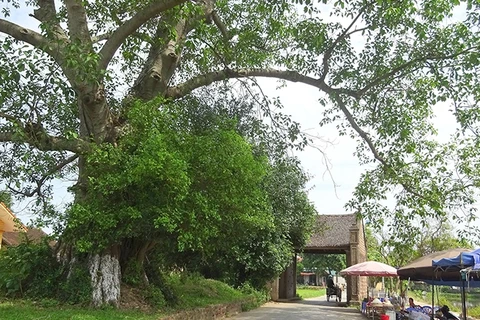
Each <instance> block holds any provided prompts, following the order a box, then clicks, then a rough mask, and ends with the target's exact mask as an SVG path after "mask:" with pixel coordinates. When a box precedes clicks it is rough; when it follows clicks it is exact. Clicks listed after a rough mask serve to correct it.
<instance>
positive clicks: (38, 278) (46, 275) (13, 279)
mask: <svg viewBox="0 0 480 320" xmlns="http://www.w3.org/2000/svg"><path fill="white" fill-rule="evenodd" d="M60 275H61V266H60V265H59V263H58V262H57V260H56V259H55V256H54V254H53V250H52V248H51V247H50V246H49V245H48V243H47V242H46V241H44V242H41V243H39V244H35V243H31V242H28V241H27V242H23V243H21V244H20V245H18V246H17V247H11V248H8V250H3V251H1V252H0V290H1V291H3V292H4V293H5V294H6V295H8V296H14V297H18V296H31V297H37V298H47V297H52V296H55V293H56V292H57V288H58V280H59V277H60Z"/></svg>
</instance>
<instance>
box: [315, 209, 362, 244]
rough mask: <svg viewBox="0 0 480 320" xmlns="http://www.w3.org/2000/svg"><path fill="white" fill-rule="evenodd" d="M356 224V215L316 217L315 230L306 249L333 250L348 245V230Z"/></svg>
mask: <svg viewBox="0 0 480 320" xmlns="http://www.w3.org/2000/svg"><path fill="white" fill-rule="evenodd" d="M356 224H357V216H356V214H331V215H318V216H317V221H316V230H315V231H314V233H313V235H312V237H311V238H310V240H309V241H308V242H307V245H306V246H305V249H307V248H334V247H348V246H349V245H350V228H352V227H353V226H354V225H356Z"/></svg>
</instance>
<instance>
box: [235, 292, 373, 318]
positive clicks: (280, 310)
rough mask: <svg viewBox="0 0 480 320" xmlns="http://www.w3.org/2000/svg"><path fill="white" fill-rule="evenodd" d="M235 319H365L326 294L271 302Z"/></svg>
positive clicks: (354, 310) (357, 312) (358, 312)
mask: <svg viewBox="0 0 480 320" xmlns="http://www.w3.org/2000/svg"><path fill="white" fill-rule="evenodd" d="M229 319H235V320H237V319H238V320H241V319H243V320H273V319H274V320H292V319H295V320H313V319H315V320H319V319H322V320H323V319H325V320H329V319H330V320H360V319H361V320H365V319H366V318H365V317H364V316H363V315H362V314H361V313H360V311H358V310H357V309H355V308H346V307H338V306H337V303H336V302H332V301H330V302H327V301H326V300H325V296H323V297H319V298H311V299H306V300H301V301H295V302H269V303H266V304H264V305H263V306H261V307H260V308H258V309H255V310H252V311H248V312H244V313H241V314H239V315H236V316H233V317H230V318H229Z"/></svg>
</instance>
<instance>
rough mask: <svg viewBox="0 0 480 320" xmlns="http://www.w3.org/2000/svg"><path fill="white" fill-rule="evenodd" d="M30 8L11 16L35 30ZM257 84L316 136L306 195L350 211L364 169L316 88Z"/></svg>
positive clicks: (306, 162)
mask: <svg viewBox="0 0 480 320" xmlns="http://www.w3.org/2000/svg"><path fill="white" fill-rule="evenodd" d="M2 4H3V3H2ZM0 6H1V5H0ZM30 11H31V8H29V9H27V10H25V9H22V10H19V11H16V12H15V11H14V12H12V13H14V14H12V16H11V19H12V20H13V21H16V22H17V23H20V22H21V24H22V25H24V26H26V27H30V28H34V29H36V28H35V25H36V21H35V20H34V19H33V18H31V17H28V18H27V19H25V17H26V16H27V14H28V13H30ZM340 22H343V23H344V24H345V23H348V21H340ZM0 40H1V38H0ZM259 83H260V85H261V86H262V88H263V90H264V91H265V93H266V94H267V95H269V96H279V97H280V98H281V101H282V103H283V104H284V106H285V109H284V110H282V112H283V113H285V114H290V115H291V116H292V119H293V120H295V121H297V122H299V123H300V125H301V128H302V130H303V131H305V132H307V133H309V134H310V135H314V136H318V137H319V139H317V140H316V141H315V144H316V146H317V147H318V148H319V149H321V150H322V151H323V153H322V152H320V151H319V150H317V149H315V148H313V147H307V148H306V149H305V150H303V151H300V152H295V155H296V156H297V157H298V158H299V159H300V160H301V163H302V165H303V167H304V169H305V170H306V171H307V172H308V173H309V174H310V175H311V176H312V179H311V181H310V182H309V184H308V189H309V198H310V200H311V201H312V202H313V203H314V204H315V207H316V209H317V211H318V212H319V213H321V214H342V213H349V212H346V211H345V208H344V205H345V203H346V202H347V201H348V200H349V199H350V198H351V197H352V192H353V190H354V188H355V186H356V184H357V183H358V180H359V177H360V175H361V173H362V172H364V170H366V169H367V168H365V167H361V166H360V165H359V164H358V160H357V158H356V157H355V156H354V155H353V153H354V151H355V147H356V142H355V141H354V140H352V139H351V138H350V137H348V136H343V137H340V136H338V132H337V130H336V128H335V127H334V125H327V126H325V127H322V128H320V126H319V122H320V120H321V119H322V109H321V105H320V104H319V103H318V102H317V99H318V98H319V92H318V89H316V88H313V87H308V86H307V85H304V84H298V83H288V84H287V86H286V87H283V88H282V89H280V90H276V82H275V81H274V80H271V79H261V80H259ZM435 110H436V115H437V119H436V120H435V123H436V125H437V128H438V129H439V131H440V135H439V139H442V140H443V139H446V138H448V136H449V134H451V133H452V131H453V129H454V128H455V121H454V118H453V116H452V115H451V113H450V112H449V111H448V105H447V104H444V105H440V106H437V108H436V109H435ZM327 169H328V170H327ZM69 185H70V183H65V182H63V183H62V182H57V183H56V184H55V185H54V190H55V202H56V203H57V204H58V205H59V206H62V205H63V204H65V203H67V202H69V201H70V200H71V195H70V194H69V193H68V192H67V191H66V188H67V187H68V186H69ZM26 205H27V202H22V203H19V204H17V205H16V206H15V207H14V208H13V209H14V211H15V212H16V213H17V215H18V216H19V218H21V219H22V220H25V219H29V217H28V216H27V215H26V213H25V212H26V211H25V210H24V208H25V207H26Z"/></svg>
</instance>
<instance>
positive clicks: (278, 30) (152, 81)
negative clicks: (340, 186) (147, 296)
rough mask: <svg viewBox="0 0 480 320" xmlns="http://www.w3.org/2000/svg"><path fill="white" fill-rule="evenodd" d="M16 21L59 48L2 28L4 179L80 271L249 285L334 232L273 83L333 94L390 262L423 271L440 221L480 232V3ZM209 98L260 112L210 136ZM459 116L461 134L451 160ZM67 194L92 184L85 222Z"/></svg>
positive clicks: (424, 0)
mask: <svg viewBox="0 0 480 320" xmlns="http://www.w3.org/2000/svg"><path fill="white" fill-rule="evenodd" d="M3 2H4V3H6V4H7V5H8V6H7V7H6V8H3V10H2V14H3V15H4V16H6V17H7V16H9V15H10V11H11V12H12V17H15V19H18V20H22V18H21V14H25V12H35V16H36V20H37V21H38V25H36V26H33V27H32V29H33V30H40V31H39V32H38V33H37V32H35V31H33V30H27V29H25V27H24V26H17V25H16V24H12V23H10V22H9V21H7V20H5V21H4V22H3V23H2V24H1V25H0V32H1V33H2V43H1V45H0V80H1V81H0V141H1V143H2V151H3V152H2V158H1V161H0V180H1V181H2V183H4V184H5V185H6V186H7V187H8V188H9V190H12V191H13V192H14V193H15V194H16V195H20V196H28V197H29V196H34V197H36V198H37V201H35V202H34V203H35V205H34V206H33V208H32V211H35V212H37V211H38V212H40V214H39V215H40V218H41V219H40V220H42V221H43V222H44V223H49V225H52V226H53V228H54V229H55V231H56V232H58V233H61V234H62V236H63V237H64V238H65V240H67V242H68V243H69V244H70V245H72V246H75V248H76V249H77V250H78V251H79V252H88V253H96V252H100V251H101V250H103V249H104V248H107V247H109V246H112V245H113V244H122V243H124V241H125V240H126V239H131V238H134V239H136V240H138V241H139V242H142V241H143V242H147V241H149V239H150V238H152V239H153V241H157V243H168V244H169V245H171V246H173V248H174V249H167V250H166V251H176V252H177V253H185V255H184V256H187V255H188V254H189V253H192V254H193V255H194V256H195V259H194V261H196V262H199V261H204V262H205V263H203V266H205V265H207V266H209V267H211V266H212V265H213V263H214V262H215V261H217V260H219V261H218V264H219V265H220V266H221V267H222V268H224V269H223V270H220V271H221V272H219V273H220V274H222V276H224V277H225V278H228V279H234V280H235V281H243V280H245V279H246V278H248V277H253V278H254V279H255V280H259V282H262V280H264V279H267V278H268V277H270V276H272V275H273V274H274V273H275V272H276V271H278V270H280V269H281V266H283V267H284V266H285V264H286V263H287V261H288V258H289V255H290V256H291V254H292V251H293V248H294V247H295V248H298V249H301V247H302V245H303V244H304V242H305V240H306V237H307V236H308V233H309V225H310V223H311V216H312V215H313V213H314V210H313V208H312V206H311V205H310V204H309V202H308V199H307V196H306V193H305V192H304V190H303V188H304V181H305V176H304V174H303V172H301V170H299V166H298V164H297V163H295V161H291V159H288V157H286V156H285V154H288V151H289V150H290V148H292V147H298V146H300V147H301V146H305V144H306V143H308V139H304V138H305V137H303V138H302V136H301V135H300V134H299V131H300V127H299V125H298V124H296V123H293V122H292V121H291V120H290V119H289V118H288V117H287V116H285V115H283V114H281V113H276V112H275V110H276V109H277V108H279V107H281V103H279V101H278V99H271V98H269V97H267V96H265V95H264V92H263V91H262V90H261V89H260V88H259V86H258V83H257V80H256V79H255V77H256V76H266V77H271V78H278V79H281V80H287V81H294V82H300V83H304V84H306V85H310V86H313V87H315V88H317V89H318V90H319V94H320V95H319V102H320V104H321V105H322V106H323V110H324V116H323V118H322V119H319V121H320V125H321V126H323V125H327V124H332V125H335V126H336V128H337V130H338V133H339V135H348V136H350V137H352V138H355V139H357V140H358V146H357V150H356V152H355V155H356V156H357V157H358V159H359V162H360V163H361V164H362V165H366V166H367V167H368V170H367V171H366V172H364V173H363V175H362V176H361V180H360V181H359V184H358V186H357V188H356V190H355V192H354V195H353V199H352V200H351V201H349V202H348V203H347V209H348V210H351V211H354V212H359V215H361V216H362V217H364V218H366V220H367V221H368V222H369V223H370V225H371V226H372V227H373V228H374V229H375V230H383V229H386V230H387V231H388V232H389V234H388V237H385V245H387V247H388V248H391V247H394V248H396V249H398V251H401V252H399V253H398V254H399V255H400V254H405V253H408V254H409V253H411V252H410V251H409V249H408V245H412V244H414V243H415V244H417V242H418V241H420V240H422V239H419V238H418V235H422V234H423V231H424V228H425V227H426V226H427V225H428V224H429V223H430V221H441V222H442V223H444V222H447V221H450V222H452V223H453V224H454V225H457V224H465V225H467V227H466V228H464V230H465V232H464V233H462V234H461V237H463V238H466V237H468V234H467V233H470V236H472V235H473V236H475V235H476V234H477V233H478V230H477V228H475V227H474V226H473V225H472V222H473V221H474V220H475V219H476V216H477V212H476V211H477V209H478V208H477V207H478V205H477V202H478V198H479V196H480V193H479V190H480V189H479V186H480V185H479V176H480V169H479V166H478V163H480V159H479V152H478V150H479V145H480V139H479V137H480V135H479V125H478V124H479V122H478V120H479V119H480V116H479V111H478V110H479V108H478V101H479V97H480V89H479V86H478V83H479V79H478V75H479V74H480V73H479V67H478V66H479V61H480V56H479V50H478V49H479V47H478V43H479V33H478V26H479V24H478V21H480V19H479V13H478V12H479V11H478V8H479V4H478V1H477V2H476V1H465V2H460V1H458V0H445V1H431V0H419V1H413V0H405V1H385V0H379V1H369V2H366V1H364V0H349V1H335V2H328V1H320V2H319V1H317V2H315V1H310V0H282V1H270V0H269V1H255V2H252V1H246V0H237V1H228V0H219V1H209V0H207V1H193V2H191V1H186V2H181V3H178V4H177V3H176V2H173V1H172V2H168V1H167V2H158V1H140V2H139V1H137V2H135V1H124V0H118V1H117V0H116V1H110V2H99V1H82V2H81V3H80V2H79V3H80V4H73V3H70V2H65V3H62V4H57V3H55V4H57V6H55V4H54V5H53V6H51V5H50V2H49V3H46V2H42V1H40V2H39V1H27V2H25V4H23V3H20V1H10V0H7V1H3ZM327 2H328V3H327ZM20 4H22V5H25V6H26V7H27V8H28V10H23V9H24V7H21V6H20ZM20 9H22V10H20ZM17 10H18V11H17ZM17 12H18V13H19V15H18V16H16V15H15V16H14V15H13V13H17ZM327 15H328V16H327ZM85 21H88V28H83V27H82V26H85V25H86V24H85ZM25 30H27V32H25ZM4 35H5V36H4ZM271 68H278V70H272V69H271ZM230 78H237V79H238V81H237V82H235V83H233V82H227V81H225V82H224V83H223V85H218V84H217V85H211V84H212V83H214V82H217V83H218V82H221V81H223V80H228V79H230ZM209 85H211V86H209ZM280 85H282V84H280ZM207 86H209V87H208V89H203V90H202V89H201V88H202V87H203V88H205V87H207ZM196 89H200V90H199V91H200V92H201V93H203V94H205V95H206V96H208V97H215V98H210V99H209V98H205V99H204V100H203V101H202V102H205V101H208V100H210V101H212V100H215V99H216V97H222V98H224V97H225V96H227V97H228V99H226V101H227V102H229V103H234V104H233V107H232V108H233V109H234V107H236V106H237V105H239V106H240V109H242V108H243V107H244V106H242V105H241V103H239V101H242V100H243V96H244V95H245V94H242V93H239V92H246V93H247V94H246V95H248V96H250V98H251V101H255V103H252V106H255V107H256V108H257V109H256V113H254V112H247V117H246V118H247V120H246V121H244V120H245V119H246V118H242V119H237V116H238V115H239V114H240V113H241V112H236V113H234V116H232V114H231V113H230V114H227V115H225V114H217V116H216V117H210V115H211V114H212V113H206V114H204V115H203V116H202V117H200V119H202V120H204V119H208V120H209V121H208V122H206V125H202V124H201V122H200V121H198V120H197V119H195V117H194V116H192V114H190V113H189V111H192V109H191V108H189V106H188V105H189V104H190V103H192V102H193V103H192V104H193V105H195V104H202V103H198V101H197V100H201V99H197V98H198V96H200V94H198V91H197V92H194V90H196ZM225 92H229V94H230V95H228V94H227V95H225ZM157 97H159V98H157ZM231 97H234V98H235V99H230V98H231ZM219 99H221V98H219ZM139 101H142V102H139ZM203 104H204V106H203V109H202V110H205V109H208V108H207V107H209V106H210V105H211V104H210V103H203ZM212 105H213V104H212ZM449 107H451V108H449ZM439 108H444V109H445V110H447V109H451V110H452V111H451V112H450V111H449V112H450V114H451V115H452V116H453V117H455V119H456V121H457V124H458V128H456V129H457V130H456V132H455V134H454V135H453V136H452V137H451V140H450V141H441V140H440V139H437V137H436V136H437V128H436V127H435V125H434V121H433V119H432V118H433V117H434V110H437V109H439ZM243 110H244V109H242V110H241V111H243ZM251 110H255V108H251V109H250V111H251ZM199 113H202V112H197V113H196V114H199ZM253 115H255V116H256V119H257V120H258V118H259V117H263V118H264V119H266V121H265V122H266V123H268V125H265V123H261V122H259V121H249V119H248V117H250V118H252V117H253ZM254 118H255V117H254ZM242 121H243V122H242ZM266 126H267V127H268V126H270V127H274V128H276V130H273V129H272V130H265V127H266ZM279 132H283V134H282V133H280V134H279ZM252 133H253V134H252ZM275 140H278V141H279V142H276V141H275ZM298 140H300V141H298ZM444 140H445V139H444ZM287 177H288V179H287ZM55 179H63V180H68V181H77V182H78V183H77V184H76V185H75V186H74V187H73V188H72V192H74V193H75V196H76V201H75V202H73V204H72V205H71V206H70V207H69V209H68V210H67V212H66V213H64V212H58V211H57V209H56V207H55V206H54V205H52V199H53V197H52V193H53V188H52V184H53V182H54V181H56V180H55ZM283 194H285V195H286V197H285V198H283ZM389 195H392V196H391V198H389ZM390 199H393V200H394V201H395V205H393V206H388V205H385V203H386V202H388V201H387V200H390ZM35 209H37V210H35ZM382 245H383V243H382ZM222 247H224V248H228V249H230V248H233V249H231V251H232V254H231V256H228V255H225V258H223V260H222V258H220V259H218V256H217V255H218V253H219V251H218V248H222ZM431 247H432V248H433V247H444V244H443V243H434V241H432V246H431ZM432 248H430V247H429V248H422V249H421V250H431V249H432ZM122 249H123V248H122ZM224 251H226V250H224ZM289 251H290V252H289ZM408 256H410V255H408ZM227 259H229V260H230V261H234V263H232V267H231V268H229V267H228V263H227V262H228V261H229V260H227ZM126 260H128V259H126Z"/></svg>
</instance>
